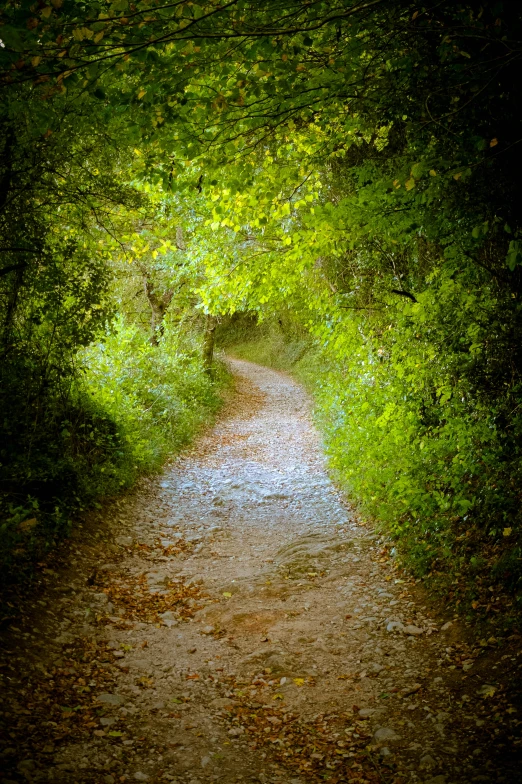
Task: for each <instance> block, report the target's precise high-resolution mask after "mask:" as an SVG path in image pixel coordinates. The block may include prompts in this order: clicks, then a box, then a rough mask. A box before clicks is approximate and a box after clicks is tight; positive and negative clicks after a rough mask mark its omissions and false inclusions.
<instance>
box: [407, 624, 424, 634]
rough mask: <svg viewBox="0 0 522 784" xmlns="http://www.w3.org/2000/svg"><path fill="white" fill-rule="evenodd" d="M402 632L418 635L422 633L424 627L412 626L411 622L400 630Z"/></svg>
mask: <svg viewBox="0 0 522 784" xmlns="http://www.w3.org/2000/svg"><path fill="white" fill-rule="evenodd" d="M402 631H403V632H404V634H411V635H413V636H415V637H418V636H419V635H420V634H424V629H419V627H418V626H413V625H412V624H411V623H410V624H408V626H405V627H404V628H403V630H402Z"/></svg>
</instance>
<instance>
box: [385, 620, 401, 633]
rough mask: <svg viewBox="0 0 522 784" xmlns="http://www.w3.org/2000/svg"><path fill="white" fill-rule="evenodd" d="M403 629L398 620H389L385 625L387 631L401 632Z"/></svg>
mask: <svg viewBox="0 0 522 784" xmlns="http://www.w3.org/2000/svg"><path fill="white" fill-rule="evenodd" d="M403 630H404V626H403V625H402V623H401V622H400V621H390V622H389V623H388V624H387V626H386V631H387V632H402V631H403Z"/></svg>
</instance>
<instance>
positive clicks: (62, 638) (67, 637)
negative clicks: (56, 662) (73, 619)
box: [55, 632, 74, 645]
mask: <svg viewBox="0 0 522 784" xmlns="http://www.w3.org/2000/svg"><path fill="white" fill-rule="evenodd" d="M73 641H74V635H73V634H70V633H69V632H62V633H61V634H60V635H58V637H56V639H55V642H57V643H58V644H59V645H69V643H71V642H73Z"/></svg>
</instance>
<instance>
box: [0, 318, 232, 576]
mask: <svg viewBox="0 0 522 784" xmlns="http://www.w3.org/2000/svg"><path fill="white" fill-rule="evenodd" d="M199 343H200V337H199V336H198V334H197V333H194V334H192V335H191V334H186V333H184V334H183V335H182V336H180V335H179V334H178V333H177V332H176V331H175V330H171V331H169V329H168V328H167V329H166V331H165V334H164V336H163V338H162V339H161V341H160V343H159V345H157V346H156V345H152V344H151V342H150V340H149V337H148V335H147V334H146V333H145V332H144V331H143V330H141V329H140V328H139V327H138V326H135V325H129V324H126V323H125V321H124V319H123V318H120V319H119V320H117V321H116V323H115V325H114V327H113V328H112V330H111V331H110V332H109V333H108V334H107V335H106V336H105V338H104V339H103V340H102V341H98V342H94V343H92V344H91V345H89V346H88V347H86V348H84V349H82V350H81V351H80V352H79V353H78V354H77V356H76V360H75V367H74V368H72V369H71V372H70V374H69V375H68V376H67V377H65V378H63V379H62V380H61V383H54V384H53V385H52V386H50V387H49V390H46V389H45V388H43V389H41V388H39V389H38V390H31V389H26V394H25V395H19V398H18V405H16V397H14V396H13V395H12V396H11V400H10V406H9V412H10V415H11V417H10V420H9V423H6V422H4V423H3V429H4V436H5V438H4V440H3V446H2V450H1V466H0V470H1V479H2V493H1V495H0V513H1V523H0V574H2V581H3V582H10V581H13V580H14V579H18V578H20V579H25V578H26V577H27V574H28V573H29V572H30V570H31V569H32V564H34V562H35V560H38V559H39V558H41V557H42V556H43V555H44V554H45V552H47V551H48V550H49V549H50V548H51V547H53V546H54V545H55V544H56V542H57V541H58V540H59V539H60V538H62V537H64V536H67V535H68V533H69V532H70V530H71V527H72V525H73V521H74V519H75V517H76V516H77V515H78V513H80V512H82V511H83V510H85V509H87V508H89V507H91V506H92V505H96V504H97V503H98V502H99V500H100V499H101V498H103V497H107V496H110V495H114V494H115V493H118V492H120V491H122V490H123V489H125V488H126V487H129V486H130V485H132V483H133V482H134V481H135V480H136V478H137V477H138V476H139V475H140V474H143V473H150V472H153V471H156V470H158V469H159V468H160V467H161V465H162V463H163V462H164V461H165V459H166V458H167V457H168V455H170V454H172V453H173V452H176V451H177V450H179V449H180V448H182V447H183V446H184V445H185V444H187V443H188V442H190V440H191V439H192V438H193V437H194V436H195V434H196V433H197V432H198V431H199V430H200V428H201V427H202V426H203V425H204V424H205V423H207V422H209V421H210V420H211V418H212V416H213V414H214V413H215V412H216V411H217V409H218V408H219V406H220V402H221V397H220V394H219V392H220V389H221V388H222V387H223V386H224V384H225V383H226V382H227V378H228V376H227V372H226V370H225V368H224V366H223V365H220V364H219V363H218V364H217V365H216V368H215V372H214V374H213V377H212V379H211V378H209V376H208V375H207V374H206V373H205V371H204V369H203V365H202V361H201V350H200V345H199ZM24 370H25V368H24ZM20 376H22V377H23V373H22V371H21V372H20ZM11 378H12V376H11ZM8 391H9V390H6V389H5V387H4V390H3V392H4V393H6V392H8ZM11 392H13V390H11ZM15 408H17V411H18V417H14V416H13V412H14V409H15ZM15 413H16V412H15ZM31 414H32V416H31ZM36 425H37V427H36ZM7 430H9V432H7Z"/></svg>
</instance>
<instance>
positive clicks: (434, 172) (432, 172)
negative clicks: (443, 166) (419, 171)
mask: <svg viewBox="0 0 522 784" xmlns="http://www.w3.org/2000/svg"><path fill="white" fill-rule="evenodd" d="M430 174H431V176H432V177H436V176H437V172H436V171H435V169H430Z"/></svg>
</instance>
